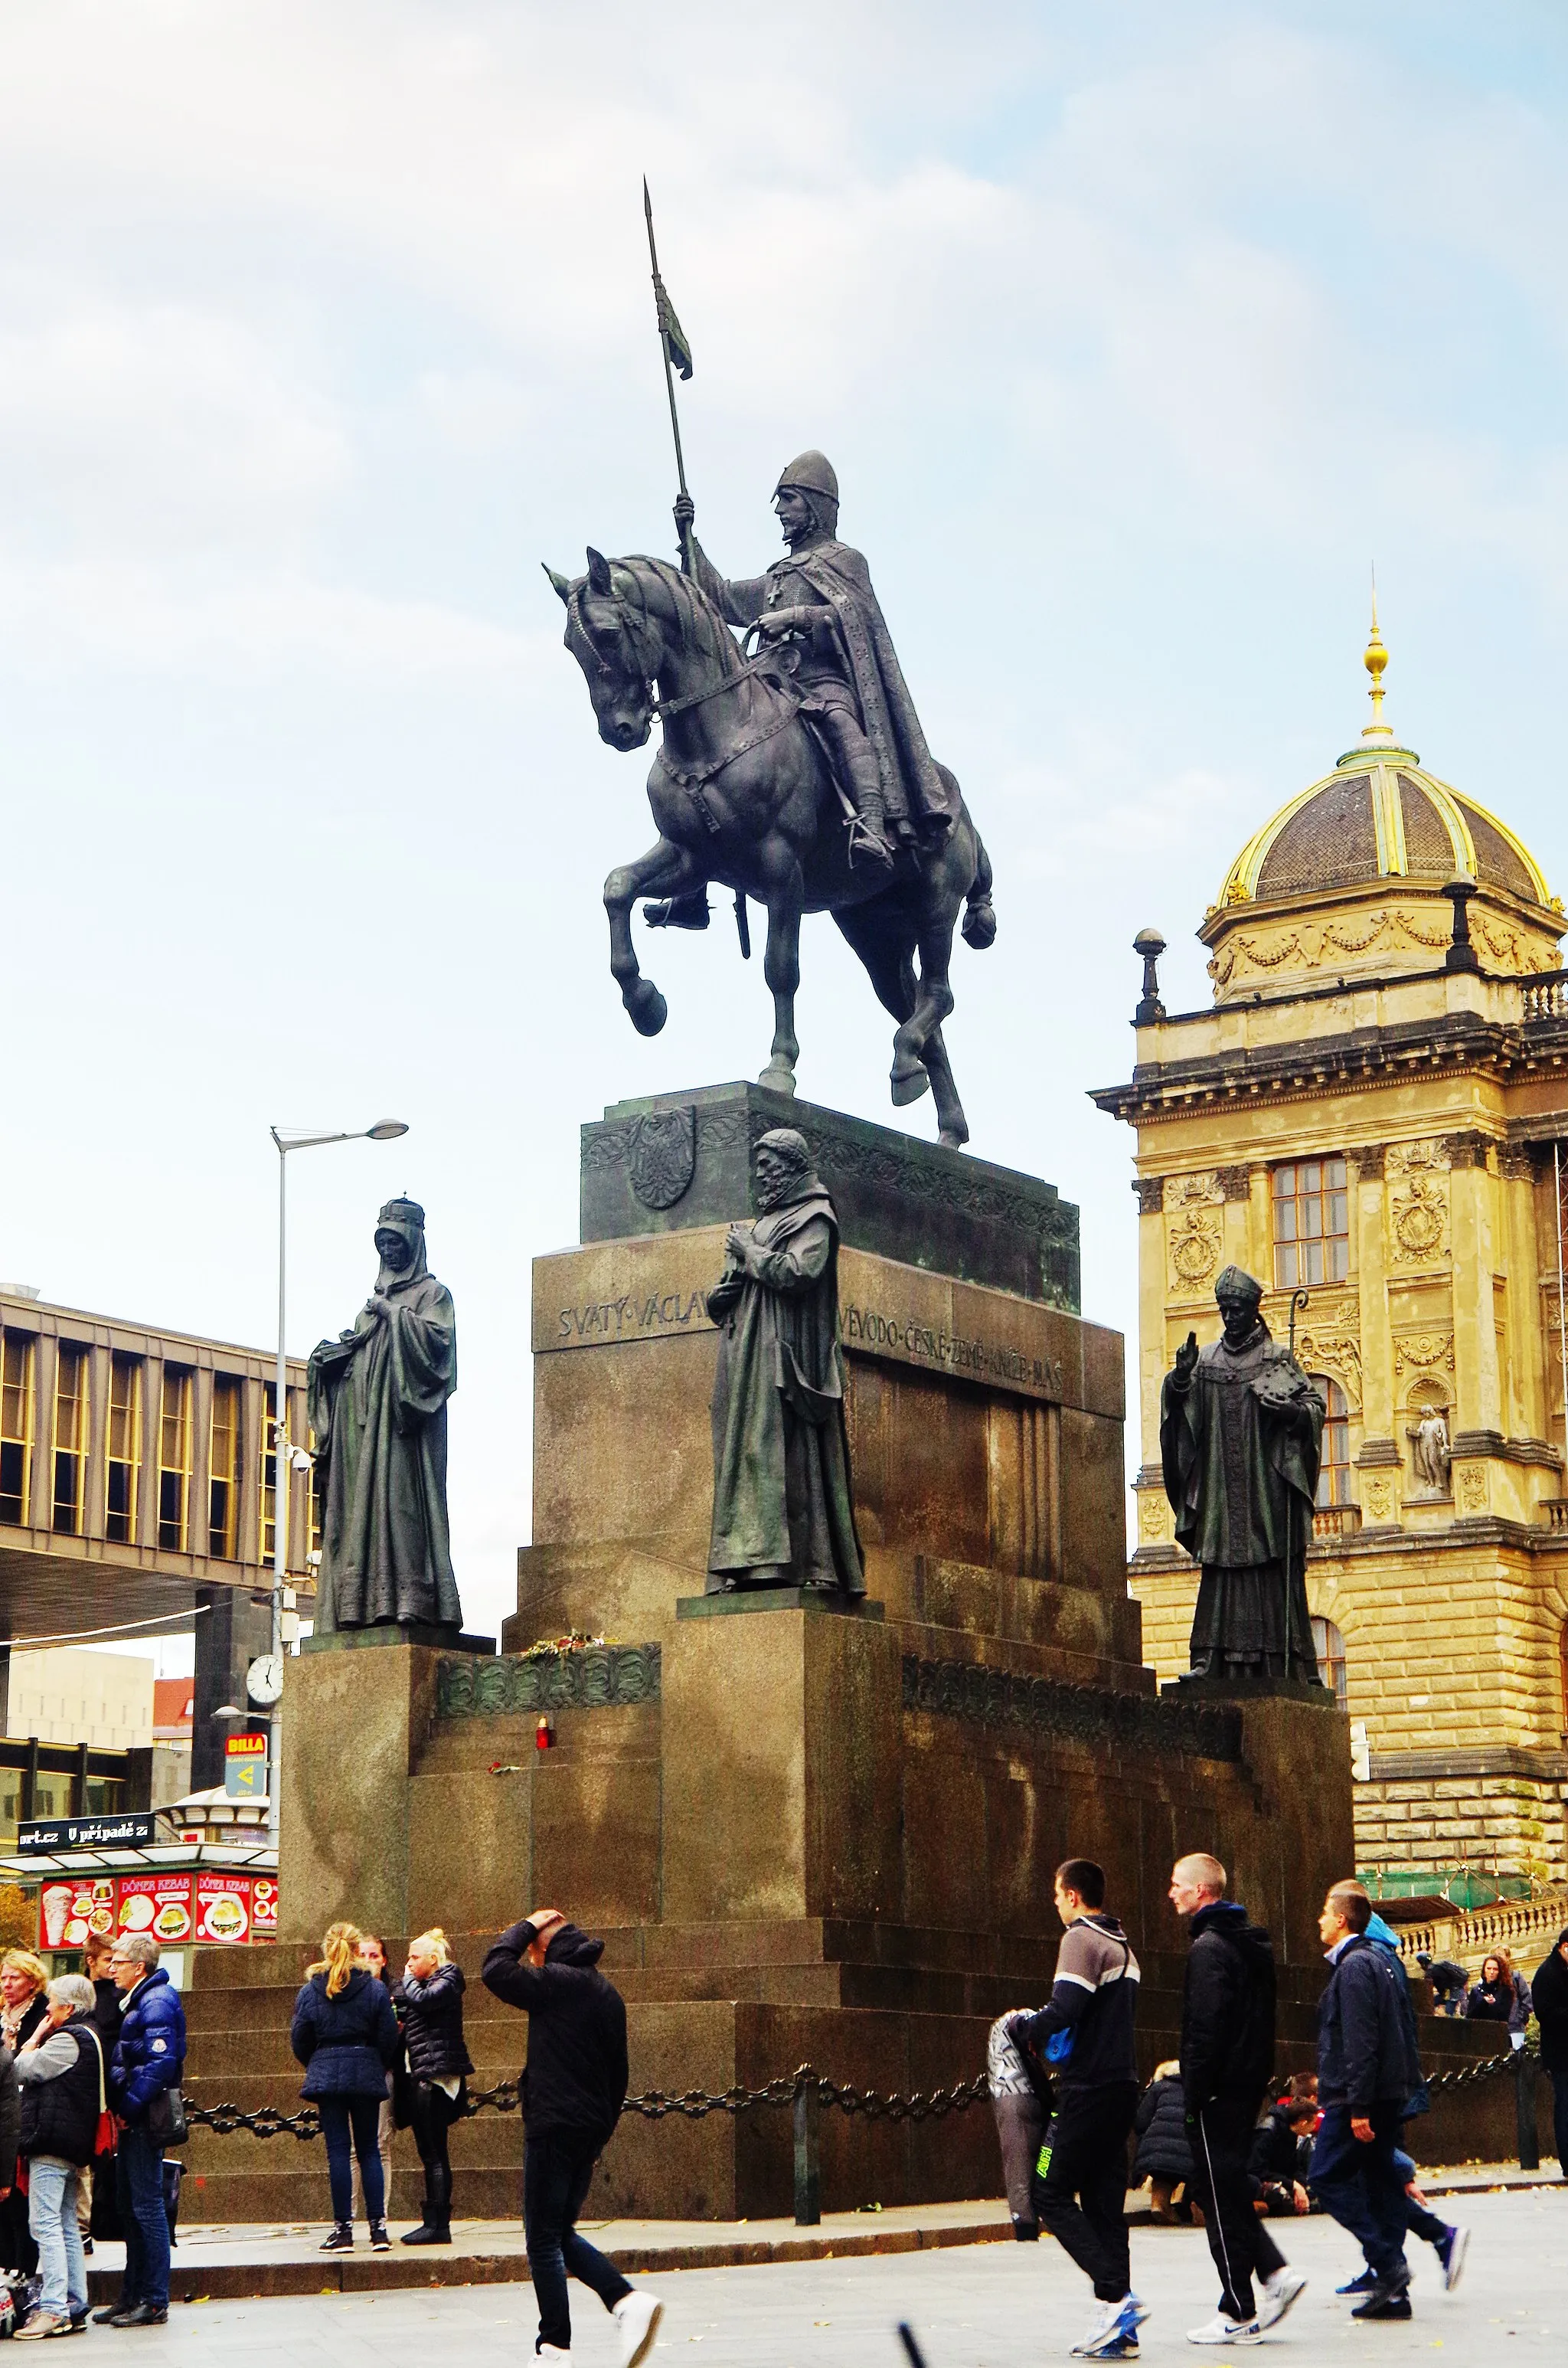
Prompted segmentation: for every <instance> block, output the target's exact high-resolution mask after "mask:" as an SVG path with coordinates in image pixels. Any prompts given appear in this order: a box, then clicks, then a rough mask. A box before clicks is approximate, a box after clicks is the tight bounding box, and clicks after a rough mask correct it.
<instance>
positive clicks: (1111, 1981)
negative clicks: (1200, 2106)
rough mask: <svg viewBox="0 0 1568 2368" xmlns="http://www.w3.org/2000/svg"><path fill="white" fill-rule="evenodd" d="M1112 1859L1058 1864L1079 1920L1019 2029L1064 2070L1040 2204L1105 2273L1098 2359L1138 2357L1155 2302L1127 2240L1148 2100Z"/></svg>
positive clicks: (1070, 2248)
mask: <svg viewBox="0 0 1568 2368" xmlns="http://www.w3.org/2000/svg"><path fill="white" fill-rule="evenodd" d="M1105 1894H1106V1881H1105V1870H1104V1868H1103V1867H1098V1866H1096V1864H1095V1862H1094V1861H1093V1860H1092V1859H1086V1858H1070V1859H1067V1860H1065V1861H1063V1863H1062V1865H1061V1866H1059V1867H1058V1868H1057V1870H1056V1890H1055V1900H1056V1912H1057V1914H1058V1915H1059V1916H1060V1917H1061V1918H1062V1923H1063V1924H1064V1925H1065V1926H1066V1928H1067V1930H1066V1931H1065V1933H1064V1934H1063V1935H1062V1947H1061V1949H1060V1951H1059V1952H1058V1953H1057V1959H1056V1977H1055V1980H1054V1982H1053V1983H1052V1986H1051V1997H1050V1998H1049V2000H1048V2001H1047V2003H1046V2004H1045V2005H1044V2006H1043V2007H1042V2008H1041V2009H1040V2012H1039V2013H1038V2014H1020V2015H1015V2016H1014V2017H1013V2019H1012V2021H1011V2024H1010V2026H1009V2028H1010V2031H1011V2033H1012V2037H1013V2039H1014V2040H1015V2041H1016V2043H1017V2044H1018V2045H1019V2046H1020V2047H1024V2048H1027V2049H1028V2050H1029V2051H1030V2052H1031V2053H1032V2054H1033V2055H1034V2056H1035V2058H1036V2059H1037V2061H1038V2062H1040V2063H1041V2064H1043V2066H1044V2070H1045V2072H1046V2073H1048V2074H1049V2075H1050V2076H1051V2078H1052V2079H1053V2081H1054V2084H1055V2092H1056V2111H1055V2112H1054V2113H1053V2115H1052V2116H1051V2125H1050V2127H1049V2128H1048V2129H1047V2131H1046V2134H1045V2144H1044V2145H1043V2146H1041V2148H1040V2161H1039V2164H1038V2166H1037V2176H1036V2179H1035V2182H1034V2196H1035V2206H1036V2210H1037V2213H1038V2214H1039V2218H1040V2226H1041V2227H1042V2228H1049V2229H1050V2231H1051V2235H1052V2236H1053V2237H1055V2239H1056V2241H1057V2243H1058V2244H1059V2245H1060V2246H1061V2247H1062V2250H1063V2252H1065V2253H1067V2254H1069V2255H1070V2256H1071V2258H1072V2259H1073V2260H1074V2261H1076V2262H1077V2264H1078V2267H1079V2268H1080V2269H1081V2270H1082V2271H1084V2272H1085V2276H1087V2277H1089V2278H1091V2279H1092V2280H1093V2281H1094V2288H1095V2304H1096V2310H1095V2316H1094V2317H1093V2319H1092V2320H1091V2321H1090V2323H1089V2328H1088V2332H1087V2334H1086V2335H1085V2337H1084V2340H1083V2341H1082V2342H1081V2343H1075V2344H1074V2346H1073V2350H1074V2353H1075V2354H1077V2355H1078V2356H1079V2357H1080V2358H1085V2359H1090V2360H1125V2359H1134V2358H1136V2357H1137V2352H1138V2328H1139V2323H1140V2321H1141V2320H1142V2319H1144V2318H1146V2317H1148V2315H1149V2314H1148V2312H1147V2311H1146V2310H1145V2309H1144V2307H1143V2305H1142V2303H1141V2302H1140V2301H1139V2299H1138V2296H1137V2295H1136V2294H1134V2293H1133V2292H1132V2288H1131V2264H1130V2261H1129V2257H1128V2249H1127V2216H1126V2214H1127V2137H1128V2133H1129V2131H1130V2130H1131V2127H1132V2116H1133V2114H1134V2112H1136V2110H1137V2106H1138V2061H1137V2057H1136V2055H1134V2053H1133V2046H1132V2031H1133V2022H1134V2019H1135V2017H1136V2015H1137V2011H1138V1960H1137V1958H1136V1957H1135V1956H1134V1955H1133V1953H1132V1945H1131V1941H1129V1940H1128V1937H1127V1935H1126V1933H1125V1932H1124V1931H1123V1930H1122V1929H1121V1926H1120V1925H1119V1923H1118V1922H1117V1919H1116V1918H1115V1917H1114V1916H1108V1915H1107V1914H1106V1912H1105Z"/></svg>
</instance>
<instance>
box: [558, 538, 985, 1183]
mask: <svg viewBox="0 0 1568 2368" xmlns="http://www.w3.org/2000/svg"><path fill="white" fill-rule="evenodd" d="M545 572H546V574H547V575H549V576H550V580H551V583H552V584H553V586H555V589H556V591H557V592H558V593H559V594H560V596H561V598H562V600H563V601H564V603H565V605H566V637H565V638H566V647H567V648H568V649H569V650H570V651H571V653H572V655H573V656H574V658H575V659H576V661H577V663H578V665H579V666H581V667H582V669H583V672H584V675H585V677H586V678H587V684H588V696H589V698H590V699H591V700H592V701H593V707H594V713H595V716H596V717H597V722H598V727H599V737H600V739H601V740H605V741H608V744H609V746H611V747H612V748H621V749H625V750H627V751H630V750H631V749H633V748H641V747H643V746H646V744H647V740H648V736H649V734H650V732H651V731H652V729H653V718H654V716H655V715H657V716H658V717H659V718H660V719H661V722H662V723H663V727H664V739H663V744H662V746H661V747H660V750H659V753H658V756H657V757H655V758H654V760H653V770H652V772H651V773H650V774H649V776H648V803H649V804H650V805H651V806H652V808H653V819H654V821H655V822H656V823H657V825H658V826H659V837H658V839H657V841H656V843H655V844H654V845H653V847H652V848H650V849H649V850H648V853H647V854H646V855H643V856H640V857H639V858H638V859H637V860H636V861H635V862H634V863H626V864H621V865H619V867H618V868H617V869H616V870H615V871H612V872H611V873H610V875H609V878H608V880H607V881H606V882H605V909H606V911H607V913H608V916H609V942H610V970H611V972H612V973H613V975H614V976H615V977H616V978H617V979H618V980H619V984H620V998H621V1001H622V1002H623V1003H624V1004H625V1006H626V1008H627V1010H628V1011H629V1012H630V1013H631V1022H632V1025H633V1027H635V1028H636V1029H637V1030H639V1032H640V1033H641V1034H642V1035H644V1036H656V1035H657V1034H658V1032H659V1030H660V1029H661V1028H663V1026H664V1024H665V1019H666V1018H667V1016H668V1007H667V1005H666V1004H665V998H664V996H662V995H661V994H660V992H659V990H658V988H657V987H656V986H655V985H653V980H652V979H651V978H646V977H644V976H643V974H642V971H641V970H640V969H639V967H638V962H637V953H636V949H635V948H634V946H633V944H632V941H631V907H632V905H633V904H634V902H635V901H636V899H637V898H638V897H639V896H653V897H656V898H660V899H663V900H664V901H663V903H662V904H661V905H653V906H650V907H648V908H647V912H646V915H645V917H646V918H647V919H648V920H649V921H650V922H652V923H653V924H654V925H655V926H658V925H661V924H666V923H669V924H673V925H674V926H676V927H677V928H706V927H707V923H708V894H707V892H708V887H709V883H710V882H718V883H719V884H720V885H721V886H722V887H725V888H728V889H730V890H732V891H733V893H734V894H735V897H736V914H737V917H738V919H739V921H740V924H741V929H742V940H741V942H742V947H743V950H746V951H749V947H748V943H747V938H746V933H745V905H744V899H745V898H746V897H748V896H749V897H752V898H754V899H755V901H756V903H757V904H759V905H765V906H766V907H767V951H766V953H765V955H764V957H763V974H764V976H765V977H766V979H767V985H768V986H769V988H770V989H771V991H772V995H773V1012H774V1029H773V1052H772V1057H771V1059H770V1060H769V1062H768V1064H767V1068H766V1069H765V1070H764V1071H763V1074H762V1080H761V1082H762V1083H763V1084H764V1085H765V1086H768V1087H772V1088H773V1089H774V1090H775V1091H776V1092H778V1093H786V1094H792V1093H793V1092H794V1090H795V1064H796V1062H797V1060H798V1059H799V1058H800V1050H801V1048H800V1045H799V1042H797V1040H796V1036H795V991H796V988H797V987H798V986H799V985H800V977H801V964H800V946H801V914H802V913H822V912H828V913H831V914H832V915H833V917H834V919H835V921H836V922H837V924H838V927H839V928H840V929H841V930H842V931H843V933H844V935H845V937H846V939H848V941H849V943H850V945H851V946H852V947H853V948H854V950H855V951H856V952H857V953H858V955H859V957H860V960H861V961H862V962H864V963H865V965H866V968H867V970H868V972H869V974H870V980H871V985H872V986H873V987H874V988H875V990H876V993H877V995H878V996H879V998H880V999H881V1002H882V1003H883V1004H884V1005H885V1007H886V1008H887V1009H888V1010H889V1011H891V1012H892V1016H893V1018H894V1019H896V1020H897V1021H898V1028H897V1030H896V1032H895V1034H894V1037H893V1062H892V1099H893V1100H894V1102H895V1103H900V1104H902V1103H904V1102H913V1101H915V1100H917V1099H919V1097H920V1096H921V1095H922V1094H923V1093H924V1092H925V1091H926V1087H927V1085H929V1086H930V1087H931V1089H932V1091H933V1093H934V1094H935V1096H936V1101H937V1125H938V1128H939V1131H940V1139H941V1141H942V1142H943V1143H946V1144H953V1145H955V1146H956V1145H959V1144H964V1143H967V1142H968V1141H969V1126H968V1123H967V1122H966V1121H965V1118H964V1114H963V1105H962V1103H961V1102H960V1100H959V1095H958V1087H956V1086H955V1084H954V1083H953V1073H952V1070H951V1069H950V1067H949V1064H948V1055H947V1050H946V1048H945V1046H944V1044H943V1042H942V1022H943V1020H944V1019H946V1018H947V1016H948V1014H949V1012H950V1011H951V1009H952V1008H953V996H952V989H951V987H950V986H949V983H948V966H949V962H950V960H951V958H952V946H953V928H954V924H955V923H956V922H957V920H958V917H959V914H960V910H962V912H963V916H964V917H963V934H964V937H965V939H967V940H968V942H969V943H970V944H971V946H974V947H976V948H983V947H985V946H988V945H990V944H991V942H992V940H993V939H994V937H995V934H996V916H995V913H994V910H993V908H992V903H991V864H990V861H989V859H988V858H987V856H986V852H985V849H984V848H983V846H982V844H981V840H980V834H979V832H978V831H977V830H976V829H975V827H974V824H973V822H972V821H971V817H970V814H969V810H968V808H967V807H966V806H965V804H964V803H963V799H962V796H961V795H960V791H959V786H958V783H957V781H956V780H954V779H953V776H952V775H951V773H949V771H948V769H947V768H946V766H943V767H941V768H939V769H940V771H941V773H942V777H943V780H945V782H946V783H947V786H948V788H949V791H950V792H951V797H952V803H953V808H954V813H955V817H956V818H955V820H954V823H953V826H952V828H951V830H950V831H949V834H948V836H947V837H945V838H944V839H943V840H942V841H941V843H940V844H939V845H937V846H936V847H935V848H905V849H903V850H901V851H900V853H899V855H898V857H897V860H896V861H895V863H894V865H893V868H892V871H889V870H888V869H887V867H886V866H885V865H883V864H869V863H866V862H861V863H859V864H857V863H856V862H855V861H854V860H853V850H852V847H851V835H850V833H849V832H848V831H847V830H846V826H845V825H846V817H845V814H844V812H843V801H842V799H841V797H840V795H839V793H838V791H837V789H836V786H835V780H834V777H833V772H832V768H831V767H830V764H829V762H828V758H827V755H826V753H825V751H824V748H823V746H822V744H821V742H820V740H819V739H818V737H817V735H816V734H815V733H814V732H813V731H812V729H811V727H810V725H809V724H808V723H806V722H805V720H804V719H803V718H802V716H801V712H800V708H799V702H798V700H796V699H795V698H794V697H793V696H792V694H791V692H790V687H789V678H788V676H787V675H786V674H784V673H783V672H782V671H781V669H780V663H779V659H778V656H777V655H769V656H767V657H766V658H752V659H748V658H746V657H744V656H743V655H742V650H741V647H740V646H738V645H737V643H736V641H735V637H734V635H733V632H731V630H730V628H729V626H728V625H727V624H726V623H725V621H724V620H723V618H722V616H721V615H720V613H719V611H718V609H716V608H715V607H714V605H713V603H712V602H711V601H710V599H709V598H708V596H707V594H706V593H705V592H704V591H703V590H702V589H701V587H700V586H699V585H697V584H696V583H694V582H693V581H692V579H691V578H690V576H688V575H683V574H682V573H681V572H680V570H679V569H678V568H675V567H671V566H669V565H668V564H666V563H665V561H664V560H662V559H646V558H636V557H633V558H627V559H616V560H608V559H606V558H605V557H604V556H603V554H602V553H601V552H597V551H593V550H590V551H589V552H588V572H587V574H586V575H581V576H578V577H577V578H576V579H575V580H574V581H571V580H568V578H567V577H565V576H563V575H557V574H556V572H555V571H554V569H553V568H547V569H546V571H545ZM916 954H918V955H919V960H920V969H919V974H918V977H917V976H916V973H915V955H916Z"/></svg>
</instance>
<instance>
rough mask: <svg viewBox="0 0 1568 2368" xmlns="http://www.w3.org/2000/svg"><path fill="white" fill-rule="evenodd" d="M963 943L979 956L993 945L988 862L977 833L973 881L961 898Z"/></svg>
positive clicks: (994, 927) (993, 909)
mask: <svg viewBox="0 0 1568 2368" xmlns="http://www.w3.org/2000/svg"><path fill="white" fill-rule="evenodd" d="M963 901H964V916H963V936H964V943H965V944H966V945H970V946H972V947H973V948H974V951H975V952H976V953H977V954H983V952H984V951H985V949H986V947H987V946H990V945H994V944H995V942H996V908H995V906H994V905H993V904H992V902H991V858H990V857H989V856H988V855H987V854H986V852H985V842H984V840H983V838H982V837H981V836H980V833H979V832H978V831H976V832H975V834H974V878H973V879H972V880H971V882H970V883H969V893H968V894H967V895H966V896H965V898H964V900H963Z"/></svg>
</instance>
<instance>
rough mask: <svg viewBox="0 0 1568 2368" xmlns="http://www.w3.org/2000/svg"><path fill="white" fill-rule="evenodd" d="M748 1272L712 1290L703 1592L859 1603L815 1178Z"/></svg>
mask: <svg viewBox="0 0 1568 2368" xmlns="http://www.w3.org/2000/svg"><path fill="white" fill-rule="evenodd" d="M752 1239H753V1241H754V1242H755V1243H756V1247H757V1248H758V1249H759V1250H762V1251H764V1252H765V1253H766V1256H765V1257H764V1258H763V1259H762V1261H761V1271H760V1273H759V1274H757V1275H756V1276H753V1275H749V1274H745V1273H743V1272H742V1271H741V1270H740V1269H738V1268H736V1267H733V1266H726V1268H725V1269H724V1272H723V1273H722V1275H721V1277H720V1279H719V1281H718V1282H717V1284H716V1285H715V1286H714V1288H713V1290H712V1291H710V1292H709V1294H708V1313H709V1315H710V1316H711V1317H712V1319H713V1321H714V1323H715V1324H717V1325H718V1326H719V1370H718V1373H717V1376H716V1377H715V1380H714V1383H713V1535H712V1543H711V1545H710V1550H709V1555H708V1571H709V1579H708V1588H709V1592H710V1594H716V1593H718V1592H720V1591H721V1590H722V1588H723V1587H724V1585H725V1583H726V1581H728V1582H730V1583H732V1584H734V1585H739V1586H743V1587H744V1586H745V1585H747V1584H748V1583H751V1584H756V1583H761V1584H766V1583H767V1578H766V1577H764V1574H765V1573H766V1574H767V1576H768V1577H774V1579H775V1583H776V1584H784V1583H788V1584H790V1585H793V1586H797V1587H835V1588H843V1589H844V1590H845V1592H846V1594H850V1595H864V1593H865V1591H866V1580H865V1576H864V1573H863V1571H862V1569H861V1565H860V1541H859V1539H858V1536H857V1534H856V1531H855V1508H854V1505H853V1503H852V1502H851V1499H850V1493H849V1443H848V1439H847V1436H846V1431H845V1425H844V1359H843V1355H842V1353H841V1351H840V1349H839V1345H838V1223H837V1220H836V1218H835V1215H834V1213H833V1203H832V1201H830V1200H829V1199H828V1197H827V1194H826V1193H825V1192H824V1190H823V1188H822V1185H821V1184H820V1183H819V1182H818V1181H817V1178H815V1177H814V1176H809V1177H803V1178H801V1180H800V1183H799V1184H798V1186H797V1188H796V1191H795V1194H794V1197H793V1198H791V1199H790V1201H787V1202H786V1203H785V1204H784V1205H783V1206H782V1207H781V1208H777V1209H770V1210H769V1211H768V1212H767V1214H766V1215H764V1216H761V1217H759V1218H758V1219H757V1220H756V1224H755V1225H754V1226H753V1228H752Z"/></svg>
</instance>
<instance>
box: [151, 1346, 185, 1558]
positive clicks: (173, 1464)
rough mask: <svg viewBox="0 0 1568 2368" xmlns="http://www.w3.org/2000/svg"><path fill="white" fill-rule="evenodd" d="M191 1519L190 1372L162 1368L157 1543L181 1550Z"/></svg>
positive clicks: (179, 1551)
mask: <svg viewBox="0 0 1568 2368" xmlns="http://www.w3.org/2000/svg"><path fill="white" fill-rule="evenodd" d="M189 1519H190V1375H189V1374H188V1373H182V1372H180V1370H179V1368H178V1367H177V1366H176V1365H165V1368H164V1407H163V1419H162V1421H161V1423H160V1425H159V1436H158V1543H159V1544H160V1545H161V1546H162V1547H164V1548H165V1551H166V1552H167V1553H169V1554H183V1553H184V1552H185V1549H186V1542H187V1522H188V1521H189Z"/></svg>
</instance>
